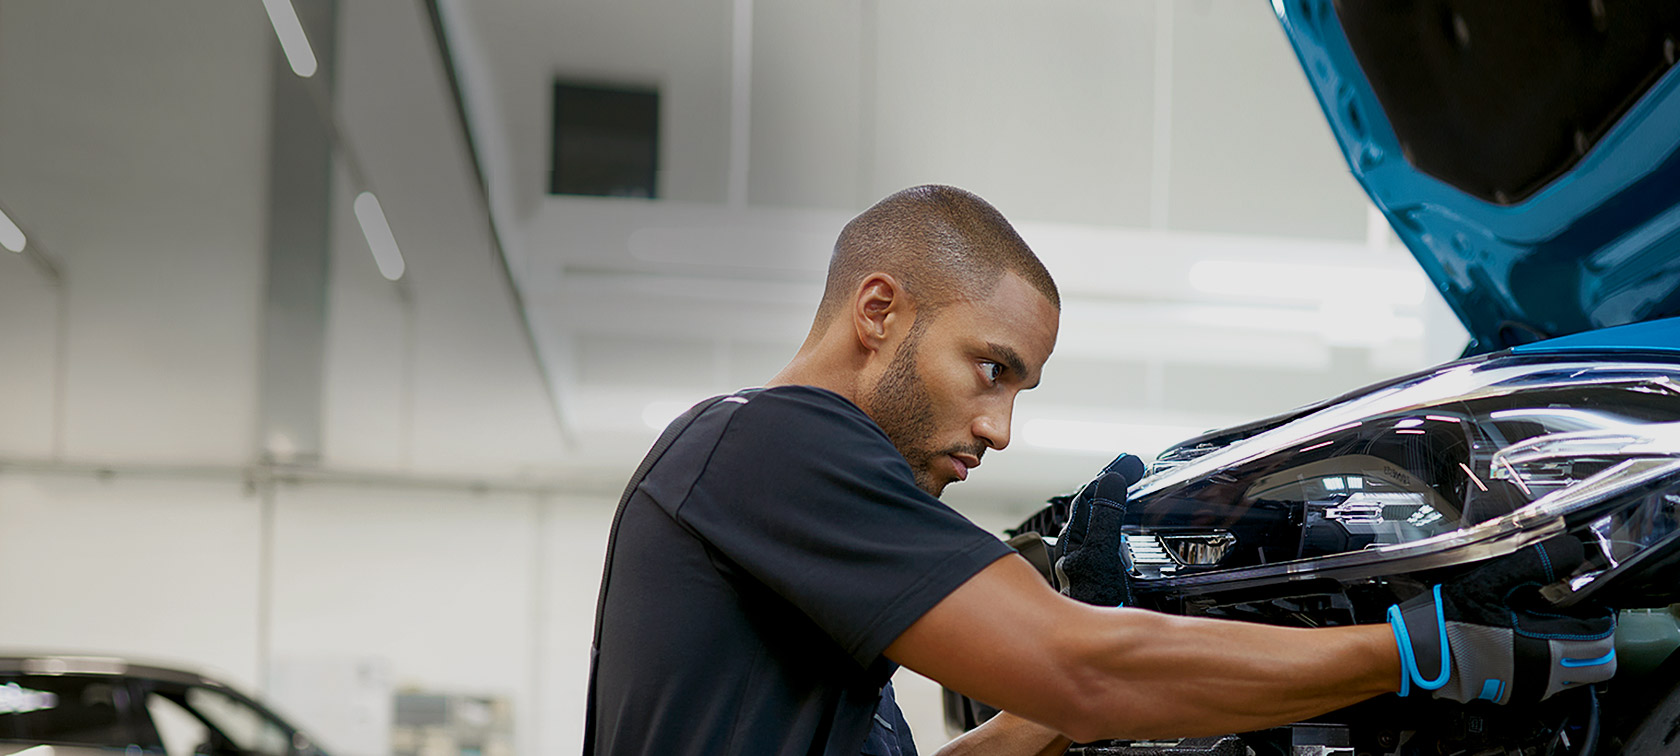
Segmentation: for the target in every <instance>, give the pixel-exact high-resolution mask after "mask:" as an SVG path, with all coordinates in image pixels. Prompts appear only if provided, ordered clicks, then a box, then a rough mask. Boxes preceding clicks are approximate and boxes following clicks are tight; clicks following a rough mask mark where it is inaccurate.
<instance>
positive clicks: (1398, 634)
mask: <svg viewBox="0 0 1680 756" xmlns="http://www.w3.org/2000/svg"><path fill="white" fill-rule="evenodd" d="M1388 629H1390V630H1393V631H1394V645H1395V647H1396V648H1398V649H1399V650H1400V697H1401V698H1405V697H1406V696H1409V695H1411V694H1412V679H1411V678H1412V675H1411V670H1412V668H1414V667H1416V666H1417V660H1416V659H1414V658H1412V638H1411V636H1410V635H1407V634H1406V618H1405V617H1404V616H1402V615H1401V614H1400V605H1399V604H1395V605H1393V606H1390V607H1389V608H1388Z"/></svg>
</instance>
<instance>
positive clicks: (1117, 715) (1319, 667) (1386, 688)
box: [1066, 609, 1400, 738]
mask: <svg viewBox="0 0 1680 756" xmlns="http://www.w3.org/2000/svg"><path fill="white" fill-rule="evenodd" d="M1092 611H1093V612H1095V613H1097V614H1100V615H1103V616H1101V617H1098V618H1096V620H1095V621H1093V622H1092V627H1093V628H1094V630H1095V631H1094V633H1093V634H1092V635H1088V636H1086V640H1087V642H1085V643H1082V644H1079V645H1078V646H1077V648H1078V649H1079V650H1078V652H1076V653H1075V654H1074V655H1073V656H1072V661H1073V662H1074V664H1073V667H1072V668H1071V669H1068V670H1066V674H1069V675H1070V676H1072V677H1073V678H1074V679H1075V680H1077V681H1078V683H1079V685H1080V687H1081V688H1082V689H1083V690H1082V692H1081V693H1079V694H1077V695H1078V697H1079V698H1081V699H1082V700H1083V701H1084V702H1085V703H1086V704H1087V705H1088V706H1089V707H1090V708H1086V709H1084V712H1083V713H1084V714H1085V715H1087V719H1088V723H1089V724H1091V725H1092V726H1093V727H1094V729H1093V730H1091V731H1088V732H1089V733H1090V734H1095V735H1099V736H1101V737H1132V738H1138V737H1152V736H1176V737H1185V736H1192V735H1213V734H1221V733H1227V732H1242V731H1245V730H1252V729H1258V728H1262V727H1270V726H1275V725H1278V724H1284V723H1288V722H1292V721H1296V720H1299V719H1304V718H1306V717H1310V716H1314V715H1317V714H1322V713H1324V712H1326V711H1331V710H1334V709H1338V708H1341V707H1344V706H1348V705H1351V704H1354V703H1357V702H1359V701H1362V700H1365V699H1367V698H1371V697H1373V696H1376V695H1381V694H1383V693H1387V692H1392V691H1395V690H1397V689H1398V688H1399V680H1400V657H1399V653H1398V651H1397V650H1396V647H1395V644H1394V636H1393V634H1392V632H1391V631H1390V630H1389V628H1388V626H1387V625H1361V626H1353V627H1339V628H1321V629H1311V630H1307V629H1297V628H1283V627H1272V626H1268V625H1257V624H1251V623H1245V622H1230V621H1222V620H1209V619H1195V618H1186V617H1175V616H1170V615H1163V614H1157V613H1154V612H1147V611H1143V610H1138V609H1095V610H1092ZM1074 734H1075V735H1076V736H1081V737H1083V736H1084V735H1085V734H1087V732H1080V731H1076V732H1075V733H1074Z"/></svg>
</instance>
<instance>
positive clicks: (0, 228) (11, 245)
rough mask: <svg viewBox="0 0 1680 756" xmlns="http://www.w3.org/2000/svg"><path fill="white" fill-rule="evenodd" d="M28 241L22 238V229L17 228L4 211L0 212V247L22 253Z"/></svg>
mask: <svg viewBox="0 0 1680 756" xmlns="http://www.w3.org/2000/svg"><path fill="white" fill-rule="evenodd" d="M28 244H29V240H28V239H25V238H24V236H23V229H21V228H18V226H17V224H16V223H13V222H12V219H11V218H8V217H6V211H4V210H0V247H5V248H6V249H9V250H11V251H13V252H20V253H21V252H23V248H24V247H25V246H27V245H28Z"/></svg>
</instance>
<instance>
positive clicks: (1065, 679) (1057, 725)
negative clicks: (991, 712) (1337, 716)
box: [887, 557, 1400, 741]
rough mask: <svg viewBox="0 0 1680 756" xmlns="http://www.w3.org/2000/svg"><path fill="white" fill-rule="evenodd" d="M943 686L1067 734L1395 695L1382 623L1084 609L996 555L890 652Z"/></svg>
mask: <svg viewBox="0 0 1680 756" xmlns="http://www.w3.org/2000/svg"><path fill="white" fill-rule="evenodd" d="M887 655H888V656H889V657H890V658H892V659H893V660H894V661H897V662H899V663H900V664H903V665H904V666H906V667H909V668H910V669H913V670H916V671H917V672H920V673H922V674H924V675H926V676H928V677H931V678H933V679H935V680H938V681H940V682H941V683H944V684H945V686H946V687H949V688H951V689H952V690H956V691H959V692H962V693H964V694H967V695H968V696H970V697H972V698H975V699H976V700H980V701H985V702H986V703H989V704H991V705H993V706H997V707H998V708H1001V709H1005V710H1007V711H1009V712H1012V713H1014V714H1016V715H1018V716H1021V717H1025V718H1027V719H1030V720H1033V721H1035V722H1039V723H1042V724H1044V725H1045V726H1047V727H1050V728H1052V729H1055V730H1058V731H1060V732H1062V733H1065V734H1067V735H1068V736H1069V737H1071V738H1073V739H1074V740H1075V741H1088V740H1098V739H1102V738H1134V739H1135V738H1147V737H1187V736H1192V735H1214V734H1223V733H1229V732H1243V731H1247V730H1254V729H1260V728H1264V727H1272V726H1276V725H1280V724H1287V723H1289V722H1292V721H1298V720H1300V719H1304V718H1307V717H1311V716H1316V715H1318V714H1323V713H1325V712H1328V711H1333V710H1335V709H1338V708H1341V707H1344V706H1349V705H1351V704H1354V703H1357V702H1359V701H1362V700H1364V699H1367V698H1370V697H1372V696H1377V695H1381V694H1383V693H1385V692H1390V691H1394V690H1398V689H1399V686H1400V655H1399V652H1398V650H1397V648H1396V646H1395V643H1394V636H1393V634H1392V632H1391V631H1390V630H1389V628H1388V626H1387V625H1365V626H1354V627H1339V628H1324V629H1313V630H1306V629H1297V628H1283V627H1272V626H1268V625H1258V624H1252V623H1246V622H1232V621H1226V620H1211V619H1197V618H1187V617H1175V616H1171V615H1164V614H1158V613H1155V612H1150V611H1145V610H1141V609H1108V608H1099V607H1093V606H1089V605H1086V604H1081V603H1078V602H1076V601H1072V600H1070V599H1068V598H1067V597H1065V596H1059V595H1057V594H1056V593H1055V591H1053V590H1051V589H1050V588H1049V587H1048V586H1046V585H1045V584H1044V580H1043V578H1041V577H1040V576H1039V574H1038V572H1037V571H1036V570H1034V569H1033V568H1032V566H1031V565H1029V564H1027V563H1026V561H1025V560H1023V559H1021V558H1019V557H1005V558H1003V559H999V560H998V561H997V562H995V563H993V564H992V565H991V566H989V567H987V568H986V569H984V570H982V571H981V572H980V573H979V574H977V575H975V576H974V577H973V578H970V579H969V581H968V582H967V583H965V584H963V586H962V587H960V588H958V589H957V590H956V591H954V592H952V593H951V594H950V595H949V596H947V597H946V598H945V600H944V601H941V602H940V603H939V604H938V605H936V606H935V607H934V608H933V609H932V610H930V611H928V613H927V614H924V615H923V616H922V618H921V619H920V620H917V621H916V623H915V624H912V625H911V626H910V628H909V629H907V630H905V631H904V633H903V634H901V635H900V636H899V638H898V640H896V641H894V643H893V644H892V645H891V646H889V647H888V649H887Z"/></svg>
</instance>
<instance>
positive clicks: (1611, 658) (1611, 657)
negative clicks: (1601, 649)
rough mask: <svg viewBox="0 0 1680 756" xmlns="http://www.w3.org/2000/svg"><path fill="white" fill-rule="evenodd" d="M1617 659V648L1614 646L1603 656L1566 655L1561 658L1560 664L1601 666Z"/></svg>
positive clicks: (1567, 665) (1566, 665)
mask: <svg viewBox="0 0 1680 756" xmlns="http://www.w3.org/2000/svg"><path fill="white" fill-rule="evenodd" d="M1615 660H1616V649H1613V648H1612V649H1610V653H1608V654H1605V655H1603V656H1600V657H1598V658H1597V659H1571V658H1569V657H1567V656H1566V657H1564V658H1562V659H1559V660H1558V664H1560V665H1562V666H1565V667H1596V666H1599V665H1600V664H1609V663H1610V662H1613V661H1615Z"/></svg>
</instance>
